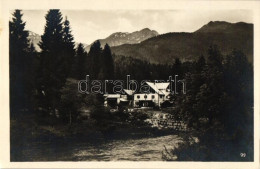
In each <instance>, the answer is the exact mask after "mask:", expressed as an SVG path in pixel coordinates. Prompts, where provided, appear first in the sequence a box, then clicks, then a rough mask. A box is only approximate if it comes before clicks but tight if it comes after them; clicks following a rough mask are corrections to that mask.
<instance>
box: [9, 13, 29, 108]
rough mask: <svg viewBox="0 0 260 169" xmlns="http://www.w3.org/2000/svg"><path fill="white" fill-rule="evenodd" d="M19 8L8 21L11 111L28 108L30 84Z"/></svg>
mask: <svg viewBox="0 0 260 169" xmlns="http://www.w3.org/2000/svg"><path fill="white" fill-rule="evenodd" d="M22 16H23V14H22V13H21V10H15V12H14V13H13V18H12V20H11V21H10V22H9V37H10V41H9V44H10V46H9V52H10V53H9V54H10V62H9V63H10V108H11V112H13V113H17V112H16V111H18V110H21V109H25V108H29V98H30V92H31V90H32V89H31V86H30V85H28V83H29V81H30V80H31V79H30V77H29V76H30V72H29V70H30V69H29V68H30V67H31V64H30V59H29V57H28V55H27V51H28V47H29V43H28V40H27V38H28V32H27V31H25V30H24V28H25V22H23V20H22Z"/></svg>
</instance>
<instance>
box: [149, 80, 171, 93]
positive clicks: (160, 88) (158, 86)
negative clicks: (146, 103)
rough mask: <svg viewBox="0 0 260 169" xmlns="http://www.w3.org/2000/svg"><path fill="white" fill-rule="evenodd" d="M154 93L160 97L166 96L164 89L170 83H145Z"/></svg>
mask: <svg viewBox="0 0 260 169" xmlns="http://www.w3.org/2000/svg"><path fill="white" fill-rule="evenodd" d="M146 84H148V85H149V86H150V87H151V88H152V89H153V90H154V91H155V92H156V93H158V94H161V95H167V92H165V91H166V89H167V87H168V86H169V85H170V83H169V82H168V83H153V82H146Z"/></svg>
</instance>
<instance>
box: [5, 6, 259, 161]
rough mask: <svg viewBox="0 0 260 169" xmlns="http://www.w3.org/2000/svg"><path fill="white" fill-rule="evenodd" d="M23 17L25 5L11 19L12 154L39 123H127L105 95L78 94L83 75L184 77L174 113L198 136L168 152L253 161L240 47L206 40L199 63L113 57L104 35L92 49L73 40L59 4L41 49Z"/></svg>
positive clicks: (248, 66) (71, 127)
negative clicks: (83, 114)
mask: <svg viewBox="0 0 260 169" xmlns="http://www.w3.org/2000/svg"><path fill="white" fill-rule="evenodd" d="M22 16H23V14H22V11H21V10H15V11H14V13H13V16H12V19H11V21H10V22H9V29H10V30H9V37H10V44H9V45H10V118H11V160H14V161H15V160H17V159H19V155H20V154H19V152H18V151H17V150H18V149H22V147H23V146H25V145H26V144H28V143H29V142H32V140H31V139H29V138H28V139H27V137H25V136H27V135H30V134H31V133H33V132H36V131H38V132H39V130H38V129H37V128H38V126H40V125H51V126H54V127H55V126H59V127H60V126H66V128H65V129H66V132H67V131H68V132H69V133H73V134H75V133H76V134H77V132H82V131H79V130H80V129H81V130H83V129H86V128H91V127H92V128H93V126H94V127H95V130H99V131H101V133H102V134H103V135H106V134H107V133H109V132H110V134H111V131H113V130H114V129H115V127H119V126H116V125H114V124H115V122H117V123H116V124H118V122H122V123H123V122H125V121H127V118H128V116H127V115H126V114H124V113H120V112H119V113H117V114H111V113H110V112H109V111H108V110H106V108H105V107H104V106H103V96H102V95H101V94H98V95H92V94H90V95H85V94H81V93H79V92H78V90H77V89H78V88H77V82H78V80H81V79H84V78H86V75H90V77H91V78H92V79H100V80H107V79H125V78H126V75H131V78H133V79H135V80H137V81H142V80H154V79H162V80H167V79H168V77H169V76H174V75H179V77H180V79H185V81H186V83H187V93H186V94H185V95H175V96H174V106H175V111H174V113H175V114H176V116H178V118H181V119H182V120H184V121H185V122H187V124H188V126H189V128H190V129H191V130H192V131H193V133H192V134H193V135H195V136H197V137H198V138H199V140H200V142H198V143H197V142H196V143H190V141H186V142H184V143H183V144H182V145H180V146H179V147H178V148H177V149H174V150H172V151H170V154H172V155H177V156H178V160H180V161H185V160H191V161H192V160H195V161H241V160H242V161H243V160H245V161H252V160H253V126H254V125H253V108H254V107H253V66H252V63H250V62H248V58H247V56H246V55H245V54H244V53H243V49H240V48H237V49H232V52H230V53H228V54H226V52H224V53H225V54H223V52H222V51H221V49H220V48H219V47H218V46H216V45H214V44H209V46H208V52H207V53H206V54H204V55H199V56H197V58H198V59H196V60H195V61H191V62H188V61H186V62H183V61H182V59H181V58H175V59H172V62H171V63H167V64H153V63H150V62H148V61H145V60H139V59H136V58H132V57H129V56H123V55H115V54H113V53H112V52H111V49H110V46H109V45H108V44H106V45H105V46H104V48H102V47H101V44H100V42H99V41H95V42H94V43H93V44H92V45H91V47H90V50H89V52H87V51H85V49H84V47H83V45H82V44H79V45H78V46H76V45H75V42H74V38H73V34H72V32H71V27H70V22H69V19H68V18H67V17H65V19H63V16H62V14H61V12H60V11H59V10H49V11H48V12H47V14H46V16H45V19H46V24H45V27H44V33H43V35H42V36H41V41H40V43H39V46H40V48H41V52H36V50H35V47H34V46H33V45H32V44H30V43H29V41H28V31H27V30H25V24H26V23H25V21H23V19H22ZM86 38H87V37H86ZM83 107H89V108H90V110H91V111H90V119H91V120H92V121H88V123H87V124H86V123H84V121H83V120H82V119H81V118H79V114H80V111H81V109H82V108H83ZM135 118H136V119H145V117H143V116H141V115H137V116H136V117H135ZM28 121H29V122H28ZM112 122H114V123H113V126H112V127H111V125H110V123H112ZM25 123H26V124H25ZM134 125H138V124H137V120H136V121H135V124H134ZM79 128H80V129H79ZM63 129H64V128H63ZM66 132H65V133H66ZM45 134H46V133H45ZM76 134H75V135H76ZM85 135H87V134H85ZM45 136H46V135H45ZM76 136H77V135H76ZM83 136H84V134H83V135H82V133H81V137H83ZM21 137H23V139H21ZM28 137H29V136H28ZM35 137H39V139H41V140H44V139H46V137H47V138H48V137H51V136H48V134H47V136H46V137H41V134H39V136H35ZM18 140H19V141H18ZM47 140H48V139H47ZM241 153H246V154H247V156H246V158H241V156H240V154H241ZM166 160H171V159H170V158H169V159H166Z"/></svg>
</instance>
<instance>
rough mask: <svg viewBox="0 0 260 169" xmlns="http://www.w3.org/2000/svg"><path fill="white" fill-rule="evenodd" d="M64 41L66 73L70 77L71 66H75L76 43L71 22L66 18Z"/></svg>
mask: <svg viewBox="0 0 260 169" xmlns="http://www.w3.org/2000/svg"><path fill="white" fill-rule="evenodd" d="M63 41H64V50H63V55H64V60H63V61H64V64H63V65H64V72H65V73H66V74H67V75H69V74H70V71H71V65H73V61H74V57H75V49H74V48H75V43H74V38H73V36H72V34H71V28H70V22H69V20H68V19H67V17H66V18H65V21H64V28H63Z"/></svg>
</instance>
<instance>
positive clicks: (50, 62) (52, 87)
mask: <svg viewBox="0 0 260 169" xmlns="http://www.w3.org/2000/svg"><path fill="white" fill-rule="evenodd" d="M45 18H46V25H45V29H44V33H43V35H42V36H41V41H40V43H39V46H40V48H41V50H42V51H41V56H40V67H39V78H38V86H37V87H38V90H39V93H41V94H42V95H41V100H40V103H41V104H42V106H43V107H45V108H47V109H52V110H54V109H55V108H56V107H57V106H58V103H59V100H60V89H61V88H62V86H63V85H64V84H65V81H66V78H67V75H68V73H67V71H65V69H66V62H67V61H66V59H67V58H66V56H65V55H64V51H65V49H64V38H63V37H64V34H63V27H62V14H61V12H60V11H59V10H56V9H55V10H49V11H48V13H47V15H46V16H45Z"/></svg>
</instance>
